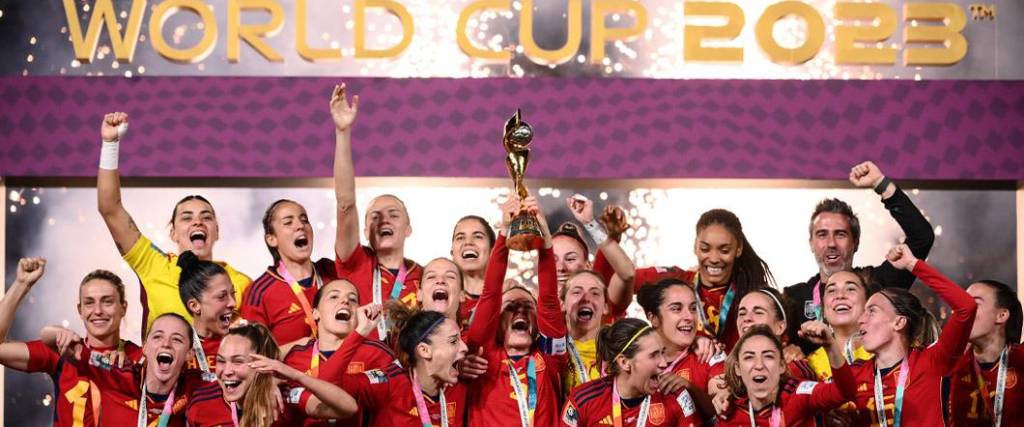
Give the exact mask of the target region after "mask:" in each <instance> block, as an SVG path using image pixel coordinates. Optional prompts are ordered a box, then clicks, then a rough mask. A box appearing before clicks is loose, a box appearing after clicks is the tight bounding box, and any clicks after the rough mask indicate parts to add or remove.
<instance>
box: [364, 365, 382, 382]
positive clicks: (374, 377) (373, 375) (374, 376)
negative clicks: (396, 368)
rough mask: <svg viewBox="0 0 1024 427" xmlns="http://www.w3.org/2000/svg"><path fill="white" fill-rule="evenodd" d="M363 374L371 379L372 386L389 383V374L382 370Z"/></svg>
mask: <svg viewBox="0 0 1024 427" xmlns="http://www.w3.org/2000/svg"><path fill="white" fill-rule="evenodd" d="M363 374H365V375H366V378H369V379H370V384H383V383H386V382H388V376H387V374H385V373H384V371H382V370H380V369H374V370H370V371H366V372H363Z"/></svg>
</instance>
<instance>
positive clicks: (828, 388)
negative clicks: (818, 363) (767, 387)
mask: <svg viewBox="0 0 1024 427" xmlns="http://www.w3.org/2000/svg"><path fill="white" fill-rule="evenodd" d="M811 383H813V384H815V385H814V389H813V390H811V391H810V396H809V399H808V400H807V406H808V407H809V408H810V409H811V411H812V412H815V413H817V412H821V411H824V410H828V409H832V408H836V407H839V405H842V404H843V403H845V402H849V401H852V400H854V399H856V398H857V380H856V378H854V376H853V369H852V368H850V365H847V364H843V366H842V367H839V368H835V369H833V370H832V382H830V383H820V382H816V381H804V382H802V383H800V385H799V386H797V391H796V394H797V395H800V394H801V389H802V388H803V386H804V385H805V384H811Z"/></svg>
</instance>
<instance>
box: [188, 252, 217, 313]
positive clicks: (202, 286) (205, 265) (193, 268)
mask: <svg viewBox="0 0 1024 427" xmlns="http://www.w3.org/2000/svg"><path fill="white" fill-rule="evenodd" d="M178 267H180V268H181V275H180V276H179V277H178V295H179V296H180V297H181V303H182V304H184V305H185V309H186V310H188V302H189V300H193V299H194V300H196V301H201V300H202V294H203V291H205V290H206V285H207V284H208V283H209V282H210V279H212V278H213V277H214V276H217V275H220V274H224V275H227V274H228V272H227V270H224V267H221V266H220V264H217V263H215V262H211V261H202V260H200V259H199V258H198V257H197V256H196V255H195V254H194V253H192V251H185V252H183V253H182V254H181V255H179V256H178ZM188 311H189V314H191V315H195V313H192V311H191V310H188Z"/></svg>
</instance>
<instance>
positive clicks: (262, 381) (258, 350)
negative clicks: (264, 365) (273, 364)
mask: <svg viewBox="0 0 1024 427" xmlns="http://www.w3.org/2000/svg"><path fill="white" fill-rule="evenodd" d="M228 335H237V336H240V337H243V338H245V339H247V340H249V342H250V343H251V344H252V352H253V353H254V354H259V355H260V356H264V357H266V358H268V359H274V360H277V359H280V358H281V350H280V349H279V348H278V347H277V342H276V341H274V336H273V335H271V333H270V330H269V329H267V327H266V326H263V325H262V324H260V323H256V322H253V323H247V324H244V325H241V326H236V327H234V328H231V329H230V330H228ZM255 375H256V377H255V378H253V381H252V384H251V385H249V389H248V390H246V391H245V397H243V398H242V405H241V406H242V407H244V408H245V411H243V414H242V419H241V420H239V421H240V422H239V425H244V426H256V425H270V424H271V423H273V421H274V418H275V417H276V415H277V413H276V409H275V408H276V406H275V405H276V404H277V396H276V394H277V393H279V392H278V391H277V386H276V385H275V384H274V377H273V376H272V375H270V374H262V373H256V374H255Z"/></svg>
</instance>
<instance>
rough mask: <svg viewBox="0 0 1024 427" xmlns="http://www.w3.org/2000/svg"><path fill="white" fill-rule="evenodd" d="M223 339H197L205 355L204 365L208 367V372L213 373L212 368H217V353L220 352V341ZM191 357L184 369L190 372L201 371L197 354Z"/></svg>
mask: <svg viewBox="0 0 1024 427" xmlns="http://www.w3.org/2000/svg"><path fill="white" fill-rule="evenodd" d="M222 338H223V337H218V338H199V341H200V343H201V344H202V347H203V353H205V355H206V365H207V366H209V367H210V372H215V371H214V368H216V367H217V351H219V350H220V341H221V339H222ZM195 353H196V354H195V355H194V356H192V359H191V360H189V361H188V363H187V364H185V369H191V370H196V371H199V370H202V366H200V365H199V353H198V352H195Z"/></svg>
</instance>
